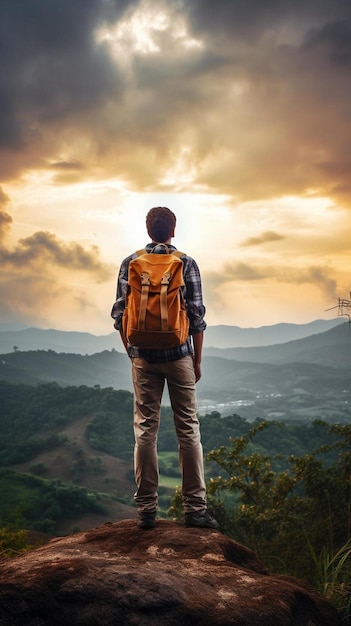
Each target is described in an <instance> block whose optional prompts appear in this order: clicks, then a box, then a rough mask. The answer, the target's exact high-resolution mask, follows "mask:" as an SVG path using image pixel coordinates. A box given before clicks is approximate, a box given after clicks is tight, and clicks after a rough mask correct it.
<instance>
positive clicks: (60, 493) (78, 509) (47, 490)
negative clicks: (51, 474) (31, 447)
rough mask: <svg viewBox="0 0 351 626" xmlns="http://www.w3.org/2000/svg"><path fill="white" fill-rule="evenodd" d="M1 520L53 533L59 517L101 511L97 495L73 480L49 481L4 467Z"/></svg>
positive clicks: (0, 487)
mask: <svg viewBox="0 0 351 626" xmlns="http://www.w3.org/2000/svg"><path fill="white" fill-rule="evenodd" d="M0 493H1V502H2V506H1V520H0V522H1V524H3V525H4V526H6V525H10V526H11V527H13V528H17V529H20V528H26V529H28V528H30V529H33V530H39V531H42V532H46V533H49V534H51V535H54V534H55V532H56V526H57V523H58V521H60V520H62V519H76V518H77V517H78V516H79V515H81V514H82V512H89V513H96V514H102V513H103V512H104V508H103V506H102V504H101V502H99V496H98V495H97V494H94V493H89V492H88V491H87V490H86V489H83V488H81V487H78V486H77V485H73V484H64V483H61V481H59V480H54V481H49V480H45V479H42V478H38V477H35V476H32V475H30V474H20V473H19V472H14V471H12V470H9V469H6V470H4V469H3V470H1V471H0Z"/></svg>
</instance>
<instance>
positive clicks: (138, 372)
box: [111, 207, 218, 529]
mask: <svg viewBox="0 0 351 626" xmlns="http://www.w3.org/2000/svg"><path fill="white" fill-rule="evenodd" d="M175 226H176V217H175V215H174V213H173V212H172V211H170V209H168V208H166V207H155V208H153V209H151V210H150V211H149V213H148V214H147V217H146V227H147V232H148V235H149V236H150V238H151V243H149V244H147V246H146V248H145V250H146V252H147V253H150V254H152V253H153V252H156V253H162V252H164V251H166V252H167V248H165V246H164V245H162V246H158V247H157V245H156V244H158V243H159V244H166V246H167V247H168V250H169V251H170V252H171V251H173V250H176V248H175V247H174V246H173V245H172V244H171V240H172V237H174V234H175ZM136 256H137V254H136V253H134V254H131V255H130V256H128V257H127V258H126V259H124V261H123V262H122V264H121V267H120V272H119V277H118V284H117V299H116V302H115V304H114V306H113V309H112V312H111V315H112V317H113V318H114V319H115V324H114V326H115V328H116V329H117V330H119V331H120V334H121V338H122V341H123V343H124V346H125V348H126V351H127V354H128V355H129V357H130V358H131V362H132V376H133V386H134V436H135V448H134V475H135V482H136V486H137V490H136V493H135V495H134V499H135V502H136V505H137V509H138V520H137V523H138V525H139V527H140V528H142V529H146V528H154V526H155V519H156V511H157V504H158V496H157V487H158V459H157V434H158V429H159V422H160V410H161V400H162V393H163V389H164V384H165V381H167V386H168V390H169V396H170V401H171V405H172V410H173V417H174V424H175V429H176V434H177V438H178V447H179V462H180V467H181V472H182V497H183V507H184V521H185V525H186V526H195V527H199V528H218V523H217V521H216V520H215V519H214V518H213V517H211V516H210V514H209V513H208V511H207V508H206V486H205V480H204V470H203V450H202V444H201V438H200V426H199V421H198V418H197V414H196V412H197V403H196V389H195V383H196V382H197V381H198V380H200V378H201V355H202V342H203V331H204V330H205V328H206V323H205V321H204V314H205V307H204V305H203V301H202V290H201V277H200V272H199V269H198V266H197V264H196V262H195V261H194V259H192V258H191V257H189V256H188V255H186V254H184V255H183V256H181V260H182V262H183V278H184V283H185V286H184V288H183V295H184V298H185V305H186V311H187V315H188V318H189V324H190V326H189V337H188V338H187V340H186V341H185V343H183V344H181V345H180V346H178V347H176V348H167V349H160V348H158V347H157V346H155V347H154V348H152V349H145V348H139V347H135V346H131V345H129V344H128V342H127V339H126V337H125V336H124V333H123V329H122V315H123V311H124V309H125V305H126V296H127V292H128V268H129V263H130V261H131V260H132V259H134V258H136Z"/></svg>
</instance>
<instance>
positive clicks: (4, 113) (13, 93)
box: [0, 0, 134, 174]
mask: <svg viewBox="0 0 351 626" xmlns="http://www.w3.org/2000/svg"><path fill="white" fill-rule="evenodd" d="M133 4H134V3H133V1H132V0H130V1H126V0H125V1H119V0H118V1H117V0H74V2H72V1H71V0H51V1H50V2H47V1H46V0H30V1H29V2H26V1H25V0H15V1H13V0H2V2H1V4H0V41H1V55H0V73H1V85H0V110H1V116H0V147H1V148H2V149H3V150H4V151H5V150H6V149H7V150H10V151H11V152H12V153H13V151H16V150H21V151H23V150H27V151H28V150H30V148H31V146H33V145H34V146H35V145H36V144H38V143H39V142H40V141H44V139H43V134H45V131H46V129H47V126H48V125H49V124H55V123H58V122H62V121H66V122H67V123H69V122H70V121H72V120H74V119H75V118H76V116H77V115H79V114H82V113H84V112H85V114H87V113H88V112H89V111H90V112H91V111H92V110H93V109H95V108H96V107H98V106H99V105H100V104H101V103H102V102H103V101H104V100H106V99H108V98H110V97H111V98H112V97H113V98H115V99H118V97H119V96H120V94H121V92H123V77H122V76H121V74H120V73H119V72H118V68H117V66H116V64H114V63H113V62H112V59H111V57H110V56H109V54H107V52H106V49H105V48H104V47H103V46H98V45H97V44H96V41H95V32H96V29H97V28H98V27H99V26H101V25H103V24H104V23H105V22H106V20H116V19H118V17H119V16H120V15H121V14H122V13H123V11H124V10H125V9H127V8H128V7H129V6H132V5H133ZM34 154H35V153H34ZM34 154H33V151H32V153H31V156H32V158H33V156H34ZM10 156H12V157H13V154H11V155H10ZM10 156H9V158H10ZM11 165H12V166H13V167H14V165H15V163H14V162H11V160H9V159H8V162H7V168H6V167H4V172H5V173H6V174H8V173H9V174H10V173H11V172H7V170H10V167H11Z"/></svg>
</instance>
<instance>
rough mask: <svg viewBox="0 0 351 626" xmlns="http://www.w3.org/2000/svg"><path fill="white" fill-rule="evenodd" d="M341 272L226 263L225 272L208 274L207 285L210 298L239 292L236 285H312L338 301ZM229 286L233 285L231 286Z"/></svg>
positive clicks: (205, 282) (206, 275) (318, 267)
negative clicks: (337, 294)
mask: <svg viewBox="0 0 351 626" xmlns="http://www.w3.org/2000/svg"><path fill="white" fill-rule="evenodd" d="M336 274H337V272H335V271H334V270H333V268H331V267H325V266H317V265H316V266H309V267H306V268H299V267H291V266H284V265H281V266H278V265H275V266H264V265H260V264H258V263H257V264H256V265H253V264H249V263H233V264H229V263H228V264H226V265H224V267H223V268H222V269H221V270H218V271H215V272H204V275H203V277H204V284H205V286H206V289H207V290H208V292H209V297H210V299H211V301H212V299H215V298H216V297H217V296H218V293H220V292H221V293H222V294H223V299H225V293H227V292H228V290H230V292H232V293H235V287H234V286H233V285H235V283H237V284H239V283H248V282H257V283H262V282H264V281H273V282H276V283H285V284H294V285H302V284H307V285H308V284H309V285H311V287H312V286H313V287H317V289H318V290H320V291H321V292H322V293H324V294H325V295H326V296H328V298H335V297H336V292H337V281H336V280H335V278H333V276H335V275H336ZM229 283H231V286H230V287H229Z"/></svg>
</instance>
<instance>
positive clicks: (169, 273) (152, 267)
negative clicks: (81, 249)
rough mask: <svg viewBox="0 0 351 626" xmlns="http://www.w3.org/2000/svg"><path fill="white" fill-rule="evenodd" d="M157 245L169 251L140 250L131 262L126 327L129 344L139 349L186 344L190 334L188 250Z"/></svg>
mask: <svg viewBox="0 0 351 626" xmlns="http://www.w3.org/2000/svg"><path fill="white" fill-rule="evenodd" d="M157 245H158V246H159V245H163V246H165V248H166V252H165V253H162V254H158V253H154V252H150V253H147V252H146V251H145V250H138V251H137V253H136V254H137V255H138V256H137V257H136V258H135V259H132V261H130V264H129V273H128V293H127V298H126V308H125V310H124V313H123V318H122V328H123V332H124V334H125V337H126V339H127V341H128V343H130V344H131V345H132V346H135V347H137V348H148V349H157V348H158V349H165V348H174V347H176V346H180V345H181V344H183V343H185V341H186V339H187V337H188V333H189V320H188V316H187V312H186V308H185V302H184V297H183V293H182V287H183V286H184V279H183V262H182V261H181V259H180V257H181V256H183V255H184V253H183V252H179V251H178V250H173V251H172V252H169V250H168V246H166V244H157ZM155 247H156V246H155Z"/></svg>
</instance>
